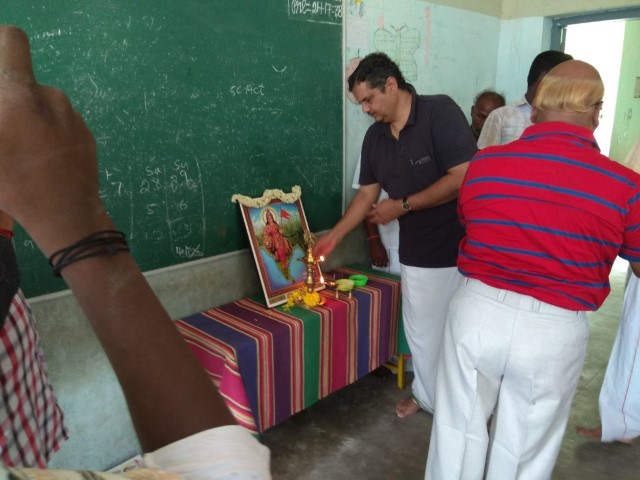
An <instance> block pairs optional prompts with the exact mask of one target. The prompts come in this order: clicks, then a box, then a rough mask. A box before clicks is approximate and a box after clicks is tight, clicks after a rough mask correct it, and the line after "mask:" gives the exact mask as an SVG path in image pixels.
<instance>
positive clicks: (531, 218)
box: [426, 60, 640, 480]
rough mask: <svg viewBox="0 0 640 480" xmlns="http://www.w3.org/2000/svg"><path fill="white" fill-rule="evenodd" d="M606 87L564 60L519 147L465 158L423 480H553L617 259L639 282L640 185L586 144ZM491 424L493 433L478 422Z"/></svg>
mask: <svg viewBox="0 0 640 480" xmlns="http://www.w3.org/2000/svg"><path fill="white" fill-rule="evenodd" d="M603 95H604V85H603V83H602V80H601V78H600V75H599V73H598V71H597V70H596V69H595V68H593V67H592V66H591V65H589V64H587V63H584V62H580V61H576V60H570V61H567V62H563V63H561V64H559V65H558V66H556V67H554V68H553V69H551V71H550V72H549V73H548V74H547V75H546V76H545V77H544V79H543V80H542V81H541V83H540V86H539V88H538V90H537V94H536V97H535V99H534V103H533V112H532V119H533V122H534V124H533V125H532V126H530V127H528V128H527V129H526V130H525V131H524V132H523V134H522V136H521V137H520V139H519V140H516V141H514V142H512V143H509V144H507V145H502V146H494V147H487V148H485V149H483V150H481V151H480V152H478V154H476V155H475V156H474V158H473V159H472V160H471V163H470V164H469V168H468V170H467V174H466V176H465V179H464V182H463V185H462V187H461V189H460V193H459V214H460V218H461V221H462V223H463V225H464V226H465V228H466V232H465V237H464V238H463V240H462V242H461V244H460V253H459V256H458V268H459V270H460V272H461V273H462V274H463V275H464V277H466V278H465V279H464V281H463V282H462V285H461V287H460V288H459V289H458V291H457V292H456V293H455V294H454V296H453V298H452V300H451V303H450V305H449V311H448V314H447V320H446V325H445V333H444V340H443V346H442V356H441V360H440V365H439V368H438V381H437V386H436V404H435V416H434V425H433V429H432V432H431V441H430V445H429V455H428V459H427V469H426V478H428V479H429V480H447V479H464V480H474V479H478V480H479V479H482V478H486V479H492V480H509V479H520V480H524V479H532V480H533V479H535V480H543V479H548V478H551V475H552V472H553V467H554V465H555V461H556V458H557V455H558V451H559V449H560V445H561V442H562V437H563V435H564V430H565V427H566V424H567V419H568V417H569V410H570V407H571V402H572V400H573V395H574V393H575V390H576V386H577V384H578V380H579V378H580V372H581V370H582V365H583V362H584V356H585V354H586V349H587V343H588V338H589V325H588V322H587V318H586V311H588V310H596V309H598V308H599V307H600V305H602V303H603V302H604V300H605V298H606V297H607V295H608V294H609V292H610V286H609V281H608V280H609V273H610V271H611V267H612V265H613V262H614V260H615V258H616V256H617V255H620V256H621V257H623V258H625V259H626V260H628V261H629V262H630V265H631V268H632V269H633V272H634V273H635V274H636V275H640V175H639V174H637V173H635V172H633V171H632V170H630V169H628V168H626V167H624V166H623V165H621V164H619V163H617V162H614V161H611V160H610V159H608V158H607V157H605V156H604V155H602V154H600V150H599V148H598V145H597V143H596V141H595V138H594V136H593V131H594V130H595V128H596V127H597V125H598V120H599V116H600V110H601V107H602V97H603ZM492 413H493V420H492V422H491V427H490V431H488V429H487V421H488V420H489V418H490V416H491V415H492Z"/></svg>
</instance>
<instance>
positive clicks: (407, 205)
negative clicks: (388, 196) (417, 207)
mask: <svg viewBox="0 0 640 480" xmlns="http://www.w3.org/2000/svg"><path fill="white" fill-rule="evenodd" d="M408 198H409V197H404V198H403V199H402V209H403V210H404V211H405V212H410V211H411V204H410V203H409V200H408Z"/></svg>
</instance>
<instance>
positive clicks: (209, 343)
mask: <svg viewBox="0 0 640 480" xmlns="http://www.w3.org/2000/svg"><path fill="white" fill-rule="evenodd" d="M355 273H364V274H365V275H367V276H368V277H369V281H368V283H367V285H366V286H365V287H359V288H356V289H354V290H353V292H352V298H348V297H347V296H346V295H344V294H340V296H339V298H338V299H336V298H335V291H334V290H333V289H331V288H327V289H325V290H323V291H322V292H321V295H322V296H323V297H324V298H325V300H326V301H325V304H324V305H322V306H319V307H315V308H311V309H306V308H299V307H293V308H292V309H290V310H288V311H285V310H284V309H283V307H276V308H267V307H266V306H265V302H264V300H263V297H261V296H256V297H252V298H245V299H242V300H238V301H235V302H231V303H228V304H226V305H222V306H220V307H216V308H212V309H210V310H206V311H204V312H201V313H198V314H195V315H191V316H189V317H186V318H183V319H180V320H177V321H176V324H177V326H178V329H179V330H180V332H181V333H182V335H183V336H184V338H185V339H186V341H187V342H188V343H189V346H190V347H191V349H192V350H193V351H194V352H195V354H196V355H197V357H198V358H199V360H200V362H201V363H202V365H203V366H204V368H205V369H206V370H207V372H208V373H209V375H210V376H211V378H212V379H213V380H214V382H215V383H216V385H218V388H219V390H220V393H221V394H222V396H223V397H224V399H225V401H226V403H227V406H228V407H229V408H230V409H231V412H232V413H233V415H234V416H235V418H236V420H237V422H238V423H239V424H241V425H244V426H245V427H247V428H249V429H250V430H252V431H254V432H263V431H265V430H266V429H268V428H270V427H272V426H274V425H277V424H278V423H280V422H282V421H284V420H286V419H287V418H289V417H290V416H291V415H293V414H295V413H297V412H299V411H301V410H303V409H304V408H307V407H309V406H310V405H312V404H313V403H315V402H316V401H318V400H319V399H321V398H324V397H326V396H327V395H329V394H330V393H331V392H334V391H336V390H338V389H340V388H342V387H344V386H346V385H348V384H350V383H353V382H355V381H356V380H357V379H359V378H361V377H362V376H364V375H366V374H367V373H368V372H370V371H372V370H374V369H376V368H378V367H379V366H380V365H382V364H384V363H385V362H386V361H387V360H389V359H390V358H391V357H392V356H393V355H394V354H395V353H396V351H397V345H398V338H397V335H398V318H399V313H400V281H399V278H398V277H396V276H394V275H389V274H386V273H380V272H378V271H375V270H371V269H370V268H368V267H363V266H349V267H344V268H340V269H337V270H335V271H334V272H327V273H325V278H332V277H333V276H334V275H335V276H336V278H341V277H347V276H349V275H352V274H355Z"/></svg>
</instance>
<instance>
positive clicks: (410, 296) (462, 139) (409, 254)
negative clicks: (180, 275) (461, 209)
mask: <svg viewBox="0 0 640 480" xmlns="http://www.w3.org/2000/svg"><path fill="white" fill-rule="evenodd" d="M349 89H350V90H351V92H352V93H353V95H354V97H355V98H356V100H357V102H358V103H359V104H360V105H361V106H362V110H363V111H364V112H365V113H367V114H369V115H370V116H372V117H373V118H374V120H375V121H376V122H375V123H374V124H373V125H371V126H370V127H369V129H368V130H367V133H366V135H365V138H364V140H363V143H362V154H361V158H362V161H361V172H360V179H359V183H360V185H361V186H360V189H359V190H358V193H357V194H356V196H355V197H354V198H353V200H352V201H351V203H350V205H349V207H348V209H347V211H346V212H345V214H344V215H343V217H342V219H341V220H340V221H339V222H338V223H337V224H336V225H335V226H334V227H333V228H332V229H331V231H330V232H329V233H327V234H326V235H324V236H322V237H320V238H319V239H318V242H317V243H316V246H315V249H314V251H315V254H316V256H317V255H325V256H326V255H328V254H329V253H330V252H331V251H332V250H333V249H334V248H335V246H336V245H337V244H338V243H339V242H340V241H341V240H342V239H343V238H344V236H345V235H347V234H348V233H349V232H351V231H352V230H353V229H354V228H356V227H357V226H358V225H359V224H360V223H362V221H363V220H364V219H365V218H367V219H368V220H369V221H371V222H372V223H375V224H386V223H389V222H391V221H393V220H395V219H398V221H399V224H400V252H399V253H400V264H401V265H400V278H401V280H402V282H401V283H402V315H403V320H404V327H405V334H406V337H407V341H408V343H409V348H410V349H411V355H412V359H413V370H414V380H413V384H412V397H411V398H405V399H403V400H401V401H400V402H399V403H398V404H397V405H396V413H397V415H398V416H399V417H406V416H407V415H411V414H413V413H416V412H418V411H419V410H420V408H422V409H424V410H427V411H430V412H433V404H434V400H435V383H436V373H437V368H438V360H439V358H440V346H441V344H442V331H443V328H444V317H445V313H446V310H447V305H448V303H449V299H450V298H451V294H452V293H453V292H454V291H455V289H456V288H457V286H458V285H459V283H460V280H461V276H460V274H459V273H458V270H457V268H456V260H457V255H458V243H459V241H460V238H462V228H461V226H460V222H459V220H458V216H457V213H456V198H457V195H458V189H459V187H460V184H461V183H462V178H463V177H464V174H465V172H466V169H467V164H468V161H469V159H470V158H471V157H472V156H473V154H474V153H475V152H476V151H477V147H476V143H475V139H474V138H473V135H472V134H471V130H470V129H469V125H468V124H467V119H466V117H465V115H464V113H463V112H462V110H461V109H460V107H459V106H458V105H456V104H455V102H454V101H453V100H452V99H451V98H449V97H447V96H446V95H418V94H417V93H416V91H415V89H414V88H413V87H412V86H411V85H409V84H408V83H406V82H405V80H404V77H403V75H402V73H401V72H400V69H399V68H398V66H397V65H396V64H395V63H394V62H393V61H392V60H390V59H389V57H387V56H386V55H384V54H382V53H372V54H370V55H367V57H365V58H364V59H363V60H362V61H361V62H360V63H359V65H358V67H357V68H356V70H355V71H354V72H353V73H352V74H351V76H350V77H349ZM381 188H382V189H384V190H386V191H387V193H388V194H389V197H390V198H388V199H385V200H382V201H378V195H379V194H380V190H381Z"/></svg>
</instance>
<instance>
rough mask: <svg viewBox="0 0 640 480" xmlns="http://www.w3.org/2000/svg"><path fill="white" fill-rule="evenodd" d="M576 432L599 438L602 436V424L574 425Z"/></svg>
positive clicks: (582, 435)
mask: <svg viewBox="0 0 640 480" xmlns="http://www.w3.org/2000/svg"><path fill="white" fill-rule="evenodd" d="M576 433H577V434H578V435H580V436H581V437H587V438H592V439H594V440H600V439H601V438H602V425H598V426H597V427H576Z"/></svg>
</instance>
